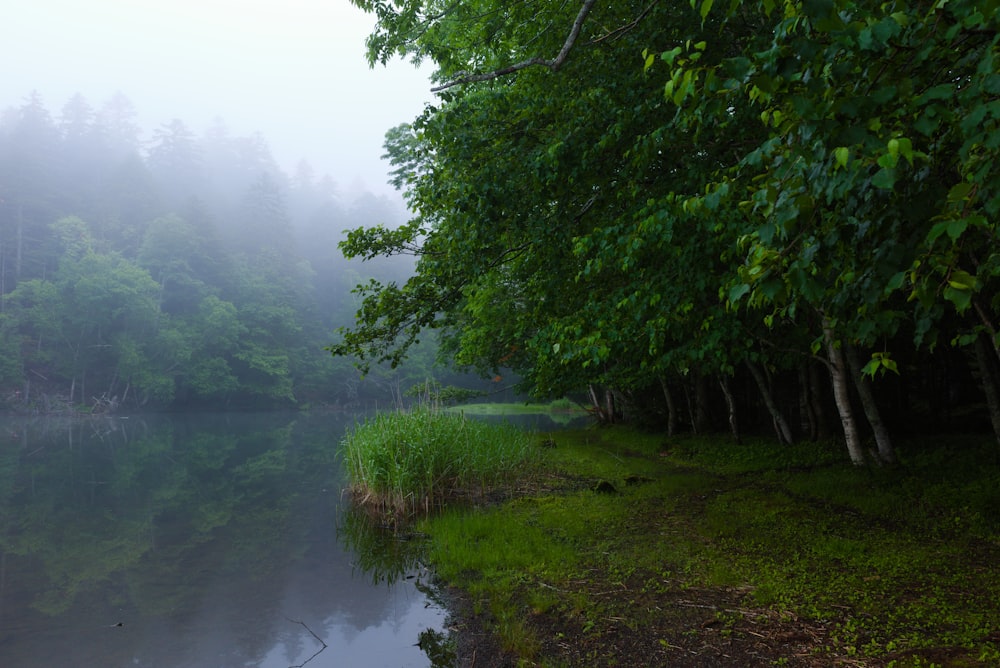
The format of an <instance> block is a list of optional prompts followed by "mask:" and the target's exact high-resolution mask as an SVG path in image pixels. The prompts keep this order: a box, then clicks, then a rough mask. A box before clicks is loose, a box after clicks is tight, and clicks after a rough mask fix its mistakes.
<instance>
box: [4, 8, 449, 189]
mask: <svg viewBox="0 0 1000 668" xmlns="http://www.w3.org/2000/svg"><path fill="white" fill-rule="evenodd" d="M373 24H374V18H373V17H371V16H369V15H366V14H364V13H363V12H361V11H360V10H358V9H357V8H356V7H354V6H353V5H351V4H350V3H349V2H348V0H268V1H263V0H24V1H22V2H11V3H10V6H8V7H7V8H6V9H5V11H4V12H3V16H2V18H0V62H2V63H3V64H4V65H3V75H2V76H0V108H7V107H10V106H20V105H21V104H22V103H23V101H24V99H25V98H26V97H28V95H29V94H30V93H31V91H33V90H37V91H38V92H39V93H40V94H41V96H42V99H43V100H44V101H45V105H46V107H47V108H48V109H49V111H50V113H52V115H53V117H54V118H58V116H59V113H60V111H61V110H62V107H63V105H64V104H65V103H66V101H67V100H68V99H69V98H70V97H71V96H72V95H73V94H74V93H76V92H79V93H82V94H83V95H84V97H86V98H87V100H88V102H90V105H91V106H92V107H94V108H99V107H100V106H101V105H102V104H103V103H104V102H105V101H106V100H107V99H108V98H110V97H111V95H112V94H113V93H114V92H115V91H121V92H122V93H124V94H125V96H126V97H128V98H129V99H130V100H131V101H132V103H133V104H134V105H135V107H136V110H137V111H138V113H139V122H140V123H141V125H142V126H143V129H144V130H145V131H146V133H148V132H149V131H151V130H152V129H153V128H155V127H157V126H159V125H160V124H162V123H166V122H168V121H170V120H171V119H173V118H180V119H181V120H183V121H184V122H185V123H187V124H188V126H189V127H190V128H191V130H193V131H194V132H196V133H197V134H201V133H202V132H204V130H205V129H206V128H207V127H208V126H209V125H210V124H211V122H212V120H213V119H214V118H215V117H221V118H222V119H223V120H224V121H225V123H226V125H227V126H228V128H229V130H230V134H231V135H233V136H244V135H249V134H251V133H253V132H255V131H259V132H261V133H262V134H263V135H264V136H265V137H266V139H267V140H268V142H269V144H270V146H271V150H272V152H273V153H274V156H275V158H276V159H277V160H278V162H279V164H281V166H282V167H283V168H284V169H285V171H287V172H289V173H291V172H292V171H293V169H294V167H295V165H296V164H297V163H298V161H299V160H300V159H301V158H305V159H307V160H308V161H309V162H310V163H311V164H312V165H313V168H314V169H315V171H316V172H317V174H318V175H319V174H322V173H329V174H330V175H331V176H332V177H333V178H334V179H335V180H336V181H337V183H338V185H340V187H341V188H342V189H344V190H349V189H351V186H352V184H353V183H354V182H355V180H356V179H360V180H361V181H362V182H363V183H364V185H365V186H367V187H368V188H369V189H371V190H372V191H374V192H378V193H389V192H392V189H391V187H390V186H388V185H386V184H385V182H386V178H387V177H386V173H387V165H386V164H385V163H383V162H382V161H381V160H380V158H379V156H381V154H382V141H383V136H384V134H385V131H386V130H387V129H389V128H390V127H393V126H395V125H398V124H399V123H404V122H408V121H411V120H413V118H414V117H415V116H416V115H417V114H418V113H419V112H420V110H421V109H423V106H424V104H425V103H426V102H430V101H431V100H432V98H433V96H432V94H431V93H430V92H429V89H430V87H431V84H430V83H429V82H428V80H427V73H426V72H424V73H421V72H419V71H417V70H416V69H414V68H413V66H411V65H410V64H408V63H404V62H397V63H393V64H391V65H390V66H389V67H388V68H383V67H381V66H376V68H375V69H374V70H372V69H369V68H368V64H367V61H366V60H365V57H364V49H365V47H364V40H365V37H366V36H367V35H368V33H369V31H370V29H371V27H372V26H373Z"/></svg>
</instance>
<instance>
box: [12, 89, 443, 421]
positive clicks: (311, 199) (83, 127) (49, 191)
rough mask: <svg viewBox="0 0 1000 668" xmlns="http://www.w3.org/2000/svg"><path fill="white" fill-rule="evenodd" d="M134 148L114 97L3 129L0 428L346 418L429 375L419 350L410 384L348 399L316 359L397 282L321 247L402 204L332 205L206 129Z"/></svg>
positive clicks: (317, 185) (329, 187)
mask: <svg viewBox="0 0 1000 668" xmlns="http://www.w3.org/2000/svg"><path fill="white" fill-rule="evenodd" d="M140 135H141V129H140V128H139V127H138V125H137V123H136V110H135V109H134V107H133V105H132V104H131V102H130V101H129V100H128V99H127V97H125V96H124V95H121V94H117V95H115V96H114V97H112V98H111V99H110V100H108V101H107V102H105V103H104V104H103V105H101V106H100V107H97V108H95V107H92V106H91V105H90V103H89V102H88V101H87V100H86V99H85V98H84V97H83V96H82V95H79V94H77V95H75V96H73V97H72V98H71V99H70V100H69V101H68V102H66V104H65V105H64V106H63V107H62V109H61V111H60V112H59V113H58V114H53V113H50V111H49V110H48V109H47V108H46V106H45V104H44V103H43V100H42V99H41V98H40V97H39V95H38V94H32V95H31V96H30V97H29V98H27V99H26V101H25V102H24V104H23V105H22V106H20V107H17V108H9V109H6V110H5V111H3V112H2V116H0V408H8V409H20V410H24V409H31V410H43V411H51V410H60V409H65V408H69V407H86V408H88V409H93V410H110V409H115V408H121V409H130V410H134V409H140V408H145V409H152V408H158V409H178V408H193V407H197V408H220V407H229V408H280V407H291V406H293V405H301V404H303V403H323V404H337V405H355V404H358V403H359V402H363V401H365V400H366V399H367V400H371V399H374V398H377V397H381V398H383V399H386V398H388V397H390V396H391V395H398V393H399V392H400V390H401V389H405V386H407V385H411V384H413V383H416V382H422V381H423V380H424V379H425V378H427V377H429V376H430V375H431V374H432V366H433V357H434V356H433V350H431V349H430V347H428V346H425V347H424V350H423V353H422V355H418V356H417V358H416V359H414V360H411V363H410V364H408V365H407V369H406V370H407V372H409V373H410V374H412V375H411V376H403V375H401V372H396V371H389V370H381V369H376V370H374V371H373V372H372V373H371V374H369V375H368V376H367V377H366V378H365V379H364V380H362V378H361V377H360V375H359V373H358V371H357V370H356V369H354V368H353V366H352V364H351V362H350V360H346V359H334V358H332V357H331V356H330V354H329V353H328V352H326V351H325V350H324V346H326V345H329V343H330V340H331V338H332V336H333V331H334V330H335V329H336V328H337V327H339V326H342V325H344V324H347V323H349V322H350V321H351V320H352V319H353V316H354V313H355V310H356V308H357V304H356V297H355V295H353V294H352V293H351V290H352V289H353V288H354V287H355V286H356V285H357V284H359V283H363V282H367V281H368V280H369V279H372V278H375V279H377V280H380V281H393V280H399V279H400V278H404V277H405V276H407V275H408V274H409V273H410V272H411V271H412V263H411V262H410V261H409V259H408V258H392V259H380V260H376V261H374V262H366V263H364V264H363V265H362V263H361V262H360V261H350V262H349V261H347V260H345V259H344V258H343V256H342V255H341V253H340V251H339V250H338V247H337V243H338V241H340V240H341V238H342V237H343V231H344V230H346V229H349V228H354V227H358V226H362V225H372V224H384V225H387V226H394V225H396V224H398V223H399V222H401V221H402V219H403V218H404V217H405V215H406V212H405V211H404V210H403V207H402V204H397V203H395V202H393V201H391V200H389V199H387V198H384V197H376V196H374V195H372V194H368V193H364V194H360V195H359V196H357V197H356V198H355V199H353V201H350V202H347V201H344V200H343V199H342V198H341V197H340V196H338V192H337V189H336V186H335V184H334V183H333V182H332V180H331V179H330V177H329V176H323V177H320V178H318V177H317V175H315V174H314V173H313V171H312V169H311V168H310V166H309V165H308V164H307V163H306V162H304V161H303V162H301V163H300V164H299V167H298V169H297V170H296V172H295V173H294V174H292V175H287V174H285V173H283V172H282V170H281V169H279V167H278V166H277V164H276V163H275V160H274V158H273V157H272V155H271V153H270V150H269V148H268V145H267V142H266V141H265V138H264V137H262V136H260V135H259V134H257V135H253V136H248V137H234V136H230V134H229V133H228V132H227V129H226V127H225V125H224V124H223V123H222V121H218V122H217V123H216V124H215V125H214V126H213V127H211V128H210V129H209V130H208V131H207V132H205V133H204V134H203V135H202V136H197V135H196V134H195V133H194V132H192V131H191V129H189V127H188V126H187V125H186V124H185V123H184V122H183V121H182V120H179V119H174V120H171V121H170V122H168V123H165V124H163V125H161V126H160V127H159V128H157V129H156V130H155V131H153V132H152V135H151V138H150V139H149V140H148V141H140ZM345 159H348V157H347V156H345ZM413 362H415V363H413Z"/></svg>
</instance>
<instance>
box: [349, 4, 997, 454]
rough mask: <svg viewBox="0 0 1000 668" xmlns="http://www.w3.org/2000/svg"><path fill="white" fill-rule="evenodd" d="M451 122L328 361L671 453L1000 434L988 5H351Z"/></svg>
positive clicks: (405, 177) (374, 242) (415, 174)
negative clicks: (501, 397) (660, 438)
mask: <svg viewBox="0 0 1000 668" xmlns="http://www.w3.org/2000/svg"><path fill="white" fill-rule="evenodd" d="M352 2H353V3H354V4H355V5H357V6H358V7H360V8H362V9H364V10H366V11H368V12H371V13H372V14H373V15H374V17H375V18H376V19H377V22H378V23H377V26H376V28H375V30H374V32H373V33H372V34H371V35H370V37H369V39H368V43H367V45H368V57H369V61H370V62H371V63H372V64H373V65H376V64H378V63H383V64H384V63H385V62H387V61H388V60H389V59H391V58H395V57H398V56H404V57H407V58H412V59H413V60H415V61H422V62H425V63H428V62H429V63H432V64H433V65H434V67H435V74H434V81H435V86H436V87H435V90H436V92H437V94H438V100H437V103H436V104H435V105H432V106H428V107H427V108H426V109H425V111H424V112H423V114H421V115H420V116H419V117H417V118H416V119H414V120H413V121H412V122H411V123H409V124H405V125H402V126H399V127H396V128H394V129H393V130H391V131H390V132H389V133H388V134H387V139H386V147H387V150H388V153H389V155H390V156H391V159H392V163H393V165H394V168H395V171H394V172H393V174H394V178H395V183H396V185H398V186H399V187H400V188H402V189H403V190H404V192H405V196H406V198H407V202H408V204H409V206H410V209H411V210H412V211H414V212H415V214H414V215H413V216H412V217H411V219H410V220H409V221H408V222H407V223H406V224H404V225H402V226H400V227H398V228H389V227H385V226H368V227H366V228H363V229H356V230H353V231H352V232H350V233H349V235H348V238H347V240H346V241H345V242H344V243H343V244H342V247H343V249H344V252H345V253H346V254H347V255H348V256H349V257H354V258H359V257H360V258H372V257H395V256H399V255H403V256H407V255H415V256H416V258H417V263H416V273H415V274H414V275H413V276H412V277H410V278H408V279H407V280H406V281H405V282H392V281H390V282H385V283H380V282H376V283H372V284H370V285H369V286H367V288H366V289H365V290H364V291H363V292H362V296H363V297H364V300H363V301H362V303H361V306H360V309H359V311H358V320H357V322H356V323H354V324H353V325H350V326H347V327H344V328H342V329H341V330H340V332H339V336H338V338H337V340H336V341H335V343H334V345H333V346H332V350H333V352H334V353H335V354H337V355H342V356H348V357H357V358H359V359H361V360H363V361H364V362H369V363H386V362H388V363H390V364H392V365H398V364H400V363H401V362H402V361H403V360H404V359H406V357H407V355H408V354H409V352H410V349H411V348H410V347H411V345H412V344H414V343H415V342H417V341H418V340H419V337H420V336H421V335H422V332H425V331H426V330H428V329H431V330H434V331H436V332H438V333H439V334H440V336H441V341H442V346H443V349H444V350H446V351H447V352H448V353H449V354H450V355H452V357H453V358H454V360H455V361H456V362H457V364H459V365H460V366H462V367H464V368H469V369H475V370H478V371H479V372H481V373H484V374H487V375H489V374H493V373H499V372H500V370H501V369H502V368H504V367H510V368H512V369H513V370H514V371H516V372H517V373H518V374H519V375H520V377H521V378H522V379H523V380H522V388H523V389H524V390H525V391H528V392H530V393H532V394H534V395H537V396H560V395H563V394H566V393H572V392H579V393H582V394H581V396H582V397H585V398H587V401H588V403H589V404H590V406H591V410H592V412H593V413H594V414H595V415H596V416H597V417H598V418H599V419H601V420H603V421H605V422H615V421H620V420H633V421H639V422H644V423H647V424H651V425H653V426H655V427H656V428H659V429H662V430H664V431H665V432H666V433H674V432H676V431H679V430H690V431H693V432H695V433H698V432H702V431H705V430H709V429H720V428H722V429H726V428H727V426H728V429H729V430H730V431H731V432H732V434H733V436H734V438H735V439H736V440H737V441H739V440H740V438H741V434H743V433H745V432H751V431H753V432H756V433H767V432H770V433H773V434H774V436H775V437H776V438H777V439H779V440H781V441H786V442H790V441H792V440H795V439H802V438H811V439H818V438H824V437H828V436H834V437H837V438H839V439H842V440H843V441H844V442H845V443H846V446H847V454H848V455H849V457H850V459H851V461H853V462H854V463H855V464H858V465H861V464H865V463H873V464H893V463H894V462H895V461H896V453H895V449H894V445H893V437H894V436H895V435H898V434H908V433H910V434H912V433H926V432H927V431H928V430H931V431H933V430H953V431H954V430H958V431H964V430H968V431H980V432H984V433H989V431H990V430H991V429H992V430H993V432H994V433H996V434H997V436H998V438H1000V391H998V368H1000V365H998V362H1000V336H998V331H997V328H998V322H997V314H998V309H1000V297H998V294H997V282H998V277H1000V244H998V243H997V242H998V236H997V230H998V227H997V221H998V213H1000V173H998V164H1000V163H998V157H1000V155H998V152H1000V127H998V125H1000V72H998V70H1000V53H998V40H1000V37H998V35H1000V33H998V27H1000V25H998V24H1000V18H998V16H1000V2H997V0H987V1H985V2H984V1H982V0H976V1H973V0H953V1H950V2H947V1H942V2H930V1H926V0H918V1H916V2H907V1H904V0H890V1H888V2H882V1H880V2H870V1H867V0H804V1H802V2H793V1H791V0H789V1H785V2H777V1H776V0H766V1H765V2H760V3H757V2H746V1H743V0H731V2H728V3H715V2H713V0H690V2H660V1H657V0H652V1H651V0H626V1H623V2H599V1H598V0H583V1H582V2H576V3H564V2H554V1H552V2H549V1H546V2H531V3H507V2H499V1H498V0H470V1H467V2H451V1H450V0H447V1H446V0H394V1H392V2H389V1H388V0H352Z"/></svg>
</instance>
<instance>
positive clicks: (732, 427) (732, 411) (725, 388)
mask: <svg viewBox="0 0 1000 668" xmlns="http://www.w3.org/2000/svg"><path fill="white" fill-rule="evenodd" d="M719 386H720V387H721V388H722V394H723V396H724V397H726V408H728V409H729V431H730V432H732V434H733V440H734V441H736V443H737V444H739V443H741V442H742V441H741V439H740V426H739V424H738V423H737V422H736V399H735V398H734V397H733V390H732V388H731V387H730V386H729V376H726V375H725V374H723V375H721V376H719Z"/></svg>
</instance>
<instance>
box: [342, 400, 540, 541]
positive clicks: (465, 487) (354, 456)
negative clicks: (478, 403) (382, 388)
mask: <svg viewBox="0 0 1000 668" xmlns="http://www.w3.org/2000/svg"><path fill="white" fill-rule="evenodd" d="M342 446H343V447H342V449H341V453H342V456H343V458H344V462H345V466H346V469H347V474H348V478H349V487H350V491H351V494H352V498H354V499H355V501H356V502H357V503H358V504H359V505H361V506H363V507H366V508H369V509H371V510H373V511H374V512H375V513H376V514H377V515H379V516H381V517H383V518H384V519H386V520H392V521H396V520H399V519H401V518H404V517H408V516H412V515H413V514H415V513H417V512H428V511H429V510H431V509H432V508H437V507H440V506H441V505H442V504H443V503H444V502H445V501H447V500H449V499H454V498H457V497H461V496H465V497H469V496H477V495H480V496H481V495H483V494H485V493H487V492H489V491H490V490H491V489H493V488H495V487H496V486H498V485H501V484H503V483H505V482H507V481H509V480H511V479H512V478H513V477H514V476H516V475H517V474H519V473H523V472H524V471H525V470H526V468H527V467H528V466H529V465H530V463H531V462H532V459H533V457H534V456H535V455H536V454H537V447H536V446H535V445H534V444H533V443H532V442H531V439H530V438H529V436H528V434H527V433H525V432H524V431H522V430H520V429H517V428H515V427H513V426H510V425H506V424H487V423H484V422H478V421H475V420H470V419H467V418H466V417H465V416H463V415H460V414H452V413H445V412H441V411H438V410H434V409H431V408H427V407H419V408H415V409H413V410H410V411H406V412H402V411H400V412H392V413H381V414H378V415H376V416H375V417H373V418H371V419H369V420H366V421H365V422H364V423H362V424H359V425H357V426H356V427H355V428H354V429H352V430H350V431H349V432H348V433H347V435H346V436H345V437H344V440H343V444H342Z"/></svg>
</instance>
